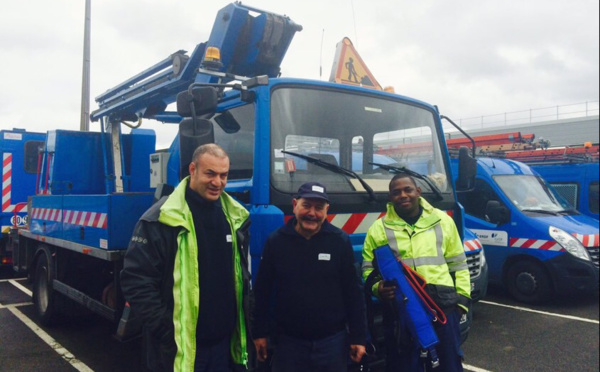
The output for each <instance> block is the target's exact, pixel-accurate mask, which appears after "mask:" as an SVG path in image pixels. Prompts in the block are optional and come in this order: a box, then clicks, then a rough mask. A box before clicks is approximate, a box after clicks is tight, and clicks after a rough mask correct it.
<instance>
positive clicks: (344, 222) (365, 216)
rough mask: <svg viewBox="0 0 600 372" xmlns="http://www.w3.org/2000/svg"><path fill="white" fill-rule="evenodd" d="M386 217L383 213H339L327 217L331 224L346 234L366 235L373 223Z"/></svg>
mask: <svg viewBox="0 0 600 372" xmlns="http://www.w3.org/2000/svg"><path fill="white" fill-rule="evenodd" d="M383 216H385V212H383V213H339V214H330V215H328V216H327V219H328V220H329V222H330V223H331V224H332V225H333V226H335V227H338V228H340V229H342V230H344V232H346V234H366V233H367V230H369V227H371V225H372V224H373V222H375V221H377V220H378V219H379V218H381V217H383Z"/></svg>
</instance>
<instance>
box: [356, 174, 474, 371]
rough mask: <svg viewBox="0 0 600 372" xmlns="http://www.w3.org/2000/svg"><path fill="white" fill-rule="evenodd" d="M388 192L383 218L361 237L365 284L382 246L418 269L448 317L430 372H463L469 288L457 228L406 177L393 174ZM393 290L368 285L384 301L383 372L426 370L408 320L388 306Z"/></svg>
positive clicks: (438, 327) (377, 282)
mask: <svg viewBox="0 0 600 372" xmlns="http://www.w3.org/2000/svg"><path fill="white" fill-rule="evenodd" d="M389 193H390V194H389V198H390V203H388V206H387V214H386V216H385V217H383V218H381V219H379V220H377V221H375V222H374V223H373V225H372V226H371V227H370V228H369V230H368V232H367V236H366V237H365V242H364V246H363V264H362V271H363V278H364V279H365V280H367V278H368V277H369V275H370V274H371V272H373V270H374V263H373V259H374V253H373V250H374V249H376V248H379V247H382V246H385V245H389V247H390V248H391V249H392V252H393V253H394V255H395V256H396V258H397V259H398V260H401V261H402V262H404V263H405V264H406V265H408V266H409V267H411V268H412V269H414V270H416V271H417V272H418V273H419V274H420V275H421V276H422V277H423V278H424V279H425V280H426V282H427V283H428V284H427V291H428V293H429V295H430V296H431V297H432V298H433V299H434V300H435V301H436V303H437V305H438V306H439V307H440V308H442V310H443V311H444V313H445V314H446V317H447V323H446V324H445V325H440V324H436V325H435V331H436V333H437V335H438V339H439V340H440V343H439V344H438V345H437V346H436V350H437V354H438V356H439V361H440V365H439V367H437V368H435V370H434V371H436V372H445V371H462V370H463V369H462V351H461V349H460V330H459V321H460V315H461V313H466V312H467V311H468V310H469V305H470V301H471V296H470V292H471V284H470V277H469V271H468V267H467V259H466V256H465V253H464V250H463V244H462V242H461V240H460V236H459V234H458V231H457V229H456V225H455V224H454V221H453V220H452V218H451V217H450V216H448V215H447V214H446V213H445V212H443V211H441V210H439V209H436V208H434V207H432V206H431V205H430V204H429V203H428V202H427V201H426V200H425V199H423V198H422V197H421V189H420V188H419V187H418V186H417V184H416V183H415V180H414V179H413V178H412V177H411V176H410V175H408V174H404V173H401V174H397V175H395V176H394V177H393V178H392V180H391V181H390V185H389ZM369 282H371V280H369ZM395 289H396V287H395V286H393V285H385V283H384V282H383V281H382V280H375V284H374V285H373V286H372V292H373V294H374V295H375V296H377V297H379V298H380V299H381V300H382V302H383V306H382V308H383V317H384V327H385V329H384V335H385V342H386V371H388V372H391V371H424V370H430V369H431V367H432V365H431V363H430V361H429V360H427V359H429V357H428V358H427V359H426V358H421V357H420V350H419V347H418V345H416V343H415V342H414V340H412V339H410V335H409V332H408V328H407V325H406V320H404V319H399V318H398V313H397V311H396V310H395V309H394V308H393V306H389V305H390V304H391V303H392V302H391V301H392V300H393V299H394V291H395Z"/></svg>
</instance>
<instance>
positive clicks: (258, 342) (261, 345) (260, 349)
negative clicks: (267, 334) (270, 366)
mask: <svg viewBox="0 0 600 372" xmlns="http://www.w3.org/2000/svg"><path fill="white" fill-rule="evenodd" d="M254 347H255V348H256V358H257V359H258V361H259V362H264V361H265V360H267V339H266V338H257V339H255V340H254Z"/></svg>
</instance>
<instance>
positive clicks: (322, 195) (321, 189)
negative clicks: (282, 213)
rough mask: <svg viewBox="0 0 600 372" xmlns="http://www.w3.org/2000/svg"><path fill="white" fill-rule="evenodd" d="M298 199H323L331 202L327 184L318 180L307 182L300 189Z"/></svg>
mask: <svg viewBox="0 0 600 372" xmlns="http://www.w3.org/2000/svg"><path fill="white" fill-rule="evenodd" d="M296 198H297V199H300V198H305V199H323V200H325V201H326V202H328V203H329V197H328V196H327V193H326V190H325V186H324V185H323V184H321V183H318V182H307V183H305V184H303V185H302V186H300V188H299V189H298V194H297V195H296Z"/></svg>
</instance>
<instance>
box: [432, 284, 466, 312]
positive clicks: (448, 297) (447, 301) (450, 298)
mask: <svg viewBox="0 0 600 372" xmlns="http://www.w3.org/2000/svg"><path fill="white" fill-rule="evenodd" d="M425 290H426V291H427V294H428V295H429V297H431V299H432V300H433V301H435V303H436V304H437V305H438V306H439V307H440V308H441V309H442V310H443V311H444V312H446V310H451V309H454V307H456V305H457V304H458V300H459V297H458V296H459V294H458V293H456V289H455V288H454V287H449V286H446V285H440V284H427V285H426V286H425Z"/></svg>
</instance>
